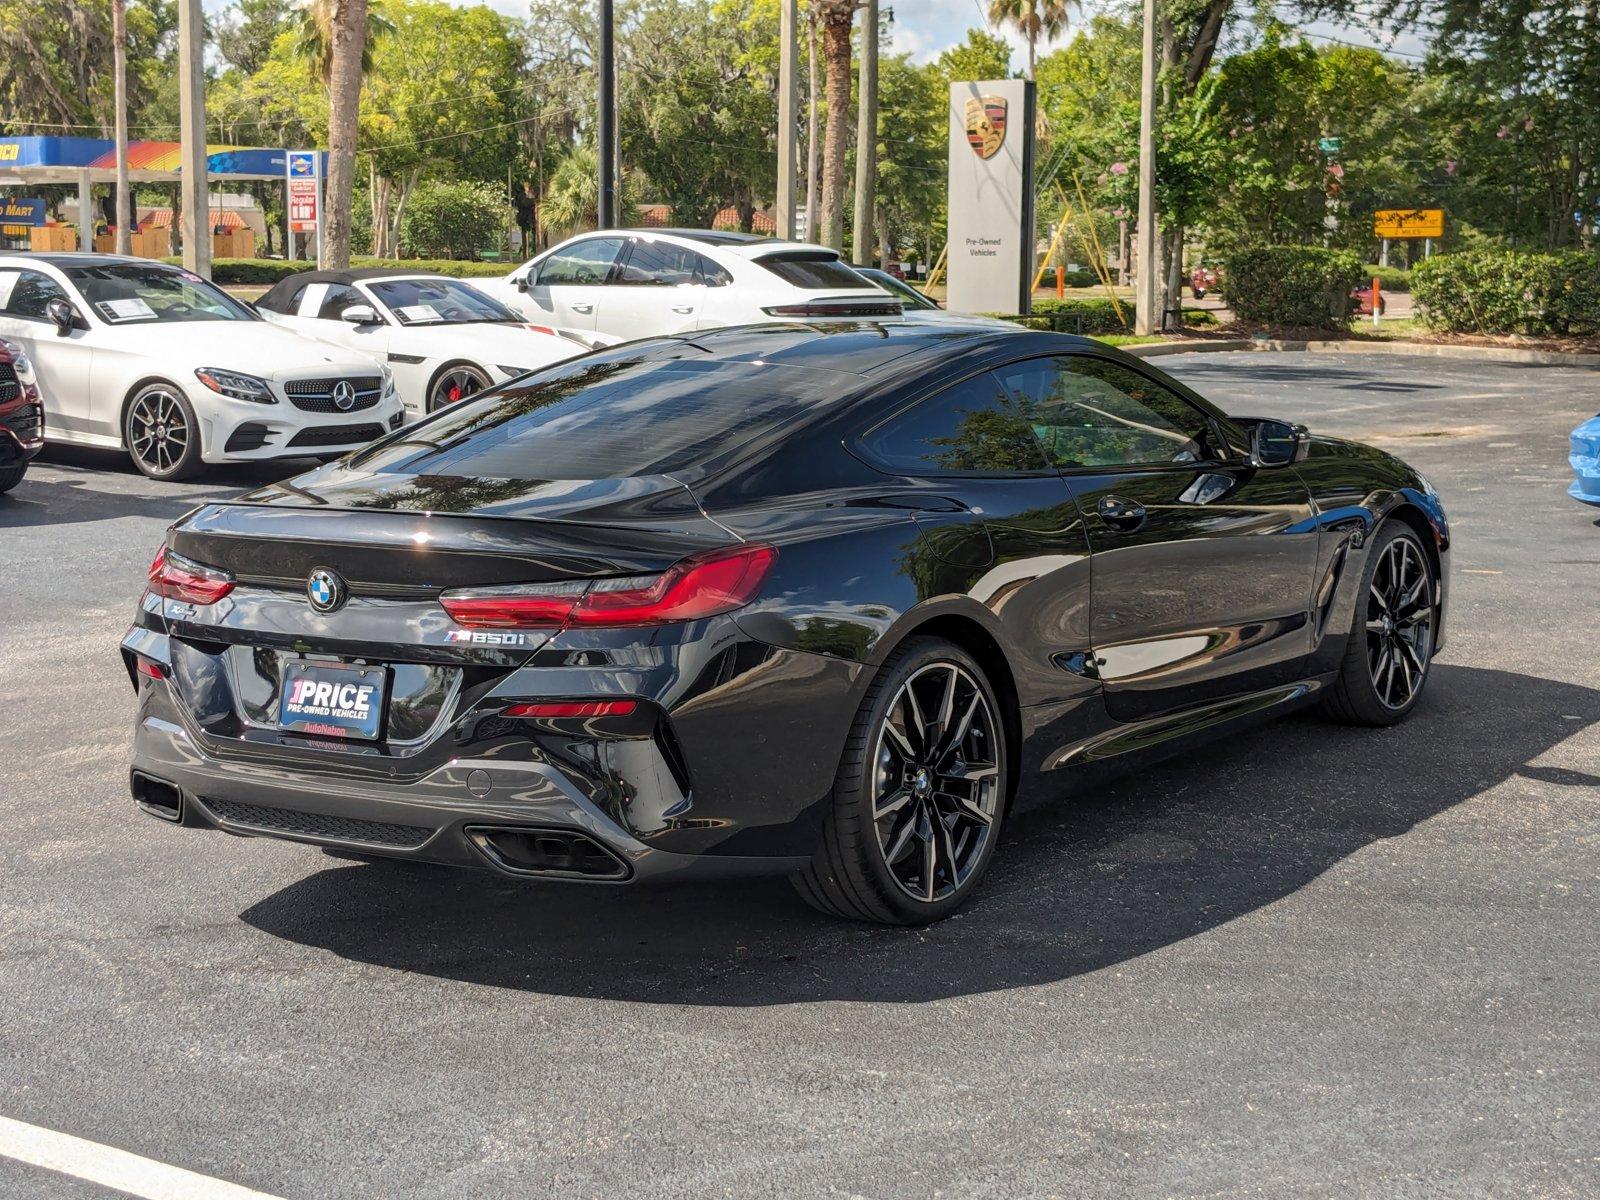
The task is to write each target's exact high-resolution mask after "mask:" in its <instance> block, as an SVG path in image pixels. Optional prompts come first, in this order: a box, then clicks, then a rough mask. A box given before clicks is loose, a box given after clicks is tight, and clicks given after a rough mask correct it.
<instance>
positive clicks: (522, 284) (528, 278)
mask: <svg viewBox="0 0 1600 1200" xmlns="http://www.w3.org/2000/svg"><path fill="white" fill-rule="evenodd" d="M532 285H533V272H532V271H531V270H528V271H524V272H523V273H522V274H521V275H518V276H517V277H516V279H514V280H512V286H514V287H515V288H516V289H517V291H519V292H521V293H522V294H523V295H524V296H526V295H527V294H528V288H530V287H531V286H532Z"/></svg>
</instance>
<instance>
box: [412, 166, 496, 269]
mask: <svg viewBox="0 0 1600 1200" xmlns="http://www.w3.org/2000/svg"><path fill="white" fill-rule="evenodd" d="M510 224H511V206H510V205H509V204H508V203H506V192H505V188H503V187H500V186H498V185H497V184H492V183H478V182H476V181H474V180H470V179H460V180H443V179H439V180H429V181H427V182H425V183H419V184H418V185H417V186H416V187H415V188H414V189H412V192H411V197H410V199H409V200H407V202H406V212H405V216H404V217H402V218H401V219H400V246H399V249H400V251H401V253H411V254H437V255H440V256H441V257H444V258H460V257H462V256H463V255H469V254H476V253H477V252H478V251H479V250H482V249H484V248H485V247H492V248H498V247H500V246H502V245H503V244H504V243H505V238H506V230H507V229H508V228H509V227H510Z"/></svg>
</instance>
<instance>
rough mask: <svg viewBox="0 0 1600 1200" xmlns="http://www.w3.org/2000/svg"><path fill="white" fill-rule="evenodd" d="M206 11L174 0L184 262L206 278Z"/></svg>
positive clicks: (196, 2)
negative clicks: (176, 32)
mask: <svg viewBox="0 0 1600 1200" xmlns="http://www.w3.org/2000/svg"><path fill="white" fill-rule="evenodd" d="M205 45H206V24H205V16H204V14H203V13H202V12H201V9H200V0H178V122H179V125H180V127H181V133H180V135H179V136H180V139H181V144H180V153H179V155H178V161H179V164H180V165H179V170H180V171H181V176H180V181H179V190H180V191H181V192H182V193H183V229H182V232H181V233H180V235H179V236H181V237H182V238H183V265H184V266H185V267H187V268H188V269H189V270H191V271H193V272H194V273H195V274H196V275H200V276H203V277H204V278H206V279H210V278H211V203H210V200H209V198H208V192H209V188H208V187H207V182H208V181H207V178H206V76H205Z"/></svg>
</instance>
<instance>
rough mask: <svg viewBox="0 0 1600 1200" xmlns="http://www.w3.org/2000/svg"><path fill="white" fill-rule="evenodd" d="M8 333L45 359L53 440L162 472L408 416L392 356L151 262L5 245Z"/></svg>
mask: <svg viewBox="0 0 1600 1200" xmlns="http://www.w3.org/2000/svg"><path fill="white" fill-rule="evenodd" d="M0 337H3V338H6V339H7V340H9V341H13V342H16V343H18V344H20V345H21V346H22V348H23V350H24V351H25V352H26V354H27V355H28V357H29V358H30V359H32V361H33V365H34V370H35V371H36V372H37V373H38V376H39V385H40V390H41V391H42V392H43V394H44V406H45V413H46V420H45V437H46V439H47V440H49V441H52V442H71V443H74V444H76V445H81V446H105V447H109V448H112V449H124V450H127V451H128V453H130V454H131V455H133V461H134V465H135V466H137V467H138V468H139V470H141V471H143V472H144V473H145V474H146V475H148V476H150V477H151V478H152V479H184V478H188V477H189V476H192V475H195V474H197V473H198V472H199V471H200V470H201V469H202V468H203V467H204V465H205V464H206V463H216V462H247V461H254V460H259V459H270V458H308V457H316V456H327V455H334V454H342V453H344V452H345V451H348V450H354V449H356V448H358V447H360V446H363V445H365V444H366V443H368V442H370V441H371V440H372V439H373V438H375V437H377V436H379V435H380V434H383V433H387V432H388V431H390V430H392V429H398V428H399V427H400V425H401V424H402V423H403V422H404V420H405V408H404V406H403V405H402V404H401V403H400V397H399V396H398V395H397V394H396V393H395V390H394V379H393V377H392V376H391V375H390V374H389V369H388V368H387V367H385V366H381V365H379V364H378V363H375V362H373V361H372V359H370V358H368V357H367V356H366V355H364V354H359V353H357V352H356V351H354V350H345V349H341V348H340V347H337V346H331V345H329V344H328V343H326V342H316V341H312V340H311V339H310V338H304V337H301V336H300V335H299V334H297V333H292V332H290V331H289V330H287V329H283V328H280V327H279V326H277V325H271V324H269V323H267V322H266V321H263V320H262V319H261V318H260V317H259V316H258V315H257V314H256V313H255V311H254V310H253V309H251V308H250V307H249V306H248V305H245V304H242V303H240V302H239V301H238V300H235V299H234V298H233V297H232V296H230V295H228V294H227V293H226V292H224V291H222V290H221V289H220V288H218V287H216V286H215V285H213V284H211V283H208V282H207V281H206V280H204V279H201V278H200V276H198V275H194V274H191V273H190V272H188V271H183V270H179V269H178V268H177V267H170V266H167V265H165V264H163V263H159V262H150V261H148V260H146V259H138V258H118V257H115V256H113V255H109V254H15V255H4V256H0Z"/></svg>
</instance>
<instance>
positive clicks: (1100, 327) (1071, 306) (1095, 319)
mask: <svg viewBox="0 0 1600 1200" xmlns="http://www.w3.org/2000/svg"><path fill="white" fill-rule="evenodd" d="M1009 319H1010V320H1013V321H1017V322H1019V323H1020V324H1023V325H1026V326H1027V327H1028V328H1029V329H1050V330H1054V331H1055V332H1056V333H1081V334H1085V335H1089V334H1096V333H1126V332H1127V331H1128V330H1129V329H1130V328H1132V325H1131V324H1130V322H1132V320H1133V302H1132V301H1129V302H1128V303H1127V304H1124V305H1123V306H1122V320H1120V321H1119V320H1118V319H1117V310H1116V308H1115V307H1114V306H1113V305H1112V303H1111V301H1109V300H1050V299H1045V300H1035V301H1034V302H1033V314H1032V315H1031V316H1028V317H1018V316H1009Z"/></svg>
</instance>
